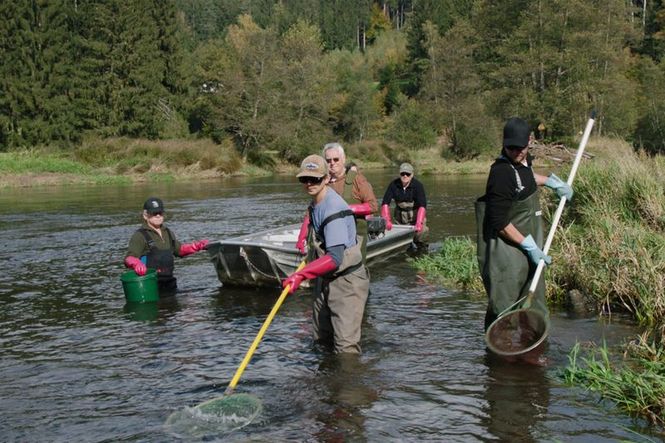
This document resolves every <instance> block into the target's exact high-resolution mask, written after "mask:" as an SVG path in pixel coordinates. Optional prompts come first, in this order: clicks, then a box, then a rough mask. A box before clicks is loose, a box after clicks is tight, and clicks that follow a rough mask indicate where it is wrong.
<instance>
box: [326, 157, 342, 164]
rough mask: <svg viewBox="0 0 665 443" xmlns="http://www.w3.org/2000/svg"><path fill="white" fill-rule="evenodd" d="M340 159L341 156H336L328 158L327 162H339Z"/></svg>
mask: <svg viewBox="0 0 665 443" xmlns="http://www.w3.org/2000/svg"><path fill="white" fill-rule="evenodd" d="M338 161H339V157H335V158H327V159H326V163H337V162H338Z"/></svg>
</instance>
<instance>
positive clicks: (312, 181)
mask: <svg viewBox="0 0 665 443" xmlns="http://www.w3.org/2000/svg"><path fill="white" fill-rule="evenodd" d="M298 181H299V182H300V183H302V184H303V185H305V184H308V185H318V184H319V183H321V182H322V181H323V177H298Z"/></svg>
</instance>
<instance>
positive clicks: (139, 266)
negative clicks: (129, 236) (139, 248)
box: [125, 255, 148, 275]
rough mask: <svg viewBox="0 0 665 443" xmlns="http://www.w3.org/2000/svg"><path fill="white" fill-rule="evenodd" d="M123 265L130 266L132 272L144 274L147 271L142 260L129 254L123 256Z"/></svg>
mask: <svg viewBox="0 0 665 443" xmlns="http://www.w3.org/2000/svg"><path fill="white" fill-rule="evenodd" d="M125 266H127V267H128V268H132V269H133V270H134V272H136V275H145V273H146V272H148V268H146V266H145V265H144V264H143V262H142V261H141V260H139V259H138V258H136V257H132V256H131V255H128V256H127V257H125Z"/></svg>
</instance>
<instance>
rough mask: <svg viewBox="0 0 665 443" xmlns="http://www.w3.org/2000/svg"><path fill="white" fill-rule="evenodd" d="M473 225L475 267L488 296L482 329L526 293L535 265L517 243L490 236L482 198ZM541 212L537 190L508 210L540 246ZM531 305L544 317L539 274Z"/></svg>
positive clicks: (543, 280)
mask: <svg viewBox="0 0 665 443" xmlns="http://www.w3.org/2000/svg"><path fill="white" fill-rule="evenodd" d="M475 206H476V226H477V229H478V232H477V234H478V239H477V248H478V249H477V252H476V255H477V258H478V268H479V269H480V274H481V277H482V280H483V285H484V286H485V291H486V292H487V296H488V299H489V300H488V304H487V312H486V314H485V329H487V327H488V326H489V325H490V324H492V322H493V321H494V320H496V318H497V317H498V316H499V314H501V313H502V312H503V311H504V310H506V309H507V308H509V307H510V305H512V304H513V303H515V302H516V301H517V300H519V299H520V298H521V297H523V296H525V295H527V293H528V292H529V286H530V285H531V279H532V277H533V274H534V273H535V272H536V265H534V264H532V263H531V260H529V258H528V256H527V254H526V253H525V252H524V251H522V250H521V249H520V248H519V246H518V245H516V244H514V243H512V242H508V241H506V240H504V239H503V238H502V237H501V236H500V235H498V234H496V235H492V234H491V232H490V228H489V226H488V223H487V220H485V200H484V198H483V197H481V198H480V199H478V200H477V201H476V204H475ZM541 216H542V212H541V210H540V202H539V201H538V191H536V192H534V193H533V194H531V195H530V196H529V197H527V198H526V199H525V200H521V201H520V200H517V201H514V202H513V204H512V207H511V208H510V212H509V220H510V223H512V224H513V225H514V226H515V228H517V230H518V231H520V232H521V233H522V234H523V235H524V236H525V237H526V236H527V235H529V234H531V236H532V237H533V238H534V240H535V241H536V244H537V245H538V246H539V247H542V245H543V225H542V220H541ZM531 308H532V309H536V310H538V311H540V312H542V313H543V315H544V316H545V317H547V316H548V309H547V304H546V303H545V279H544V276H543V275H542V274H541V277H540V281H539V282H538V285H537V286H536V291H535V292H534V297H533V301H532V302H531Z"/></svg>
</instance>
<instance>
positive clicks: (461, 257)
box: [415, 139, 665, 425]
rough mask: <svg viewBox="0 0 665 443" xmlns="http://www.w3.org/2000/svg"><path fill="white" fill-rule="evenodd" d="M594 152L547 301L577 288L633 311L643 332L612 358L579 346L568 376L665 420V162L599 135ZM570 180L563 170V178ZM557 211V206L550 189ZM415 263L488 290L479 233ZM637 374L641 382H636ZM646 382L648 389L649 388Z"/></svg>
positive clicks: (605, 304)
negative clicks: (481, 264)
mask: <svg viewBox="0 0 665 443" xmlns="http://www.w3.org/2000/svg"><path fill="white" fill-rule="evenodd" d="M589 148H590V149H589V150H590V151H592V152H594V153H595V154H596V157H595V158H594V159H593V160H591V161H585V162H584V163H583V164H582V165H581V167H580V169H579V170H578V174H577V176H576V179H575V183H574V186H573V187H574V189H575V195H574V197H573V201H572V202H571V204H570V205H569V206H568V207H567V208H566V210H565V211H564V214H563V217H562V220H561V223H560V226H559V230H558V231H557V235H556V236H555V238H554V242H553V243H552V248H551V250H550V254H551V255H552V258H553V263H552V265H551V266H549V267H548V270H547V272H546V279H547V287H548V294H547V295H548V298H549V300H550V303H552V304H561V303H562V302H563V301H564V299H565V295H566V294H567V292H568V291H569V290H572V289H576V290H578V291H580V292H581V293H582V294H583V296H584V299H585V304H586V305H587V306H590V307H592V308H595V310H596V311H598V312H599V313H602V315H611V313H612V312H618V311H622V312H628V313H630V314H631V315H632V316H633V317H634V318H635V320H636V321H637V322H638V324H640V325H641V326H642V327H643V329H644V331H645V332H644V335H643V336H641V337H640V338H639V339H638V340H636V341H634V342H631V343H630V345H627V349H628V350H629V351H630V352H622V354H623V355H619V356H616V357H617V358H613V359H612V360H611V359H609V358H607V352H608V351H607V350H605V349H603V348H600V350H597V349H591V350H588V351H587V353H588V355H587V356H583V355H582V351H580V350H579V349H578V348H576V349H574V350H573V351H572V352H571V365H570V367H569V368H568V371H567V373H566V379H567V380H568V381H569V382H571V383H575V384H579V385H580V386H584V387H586V388H589V389H593V390H597V391H598V392H600V394H601V395H602V396H605V397H606V398H609V399H611V400H613V401H615V402H616V403H617V404H618V405H619V406H621V407H624V408H625V409H626V410H627V411H629V412H630V413H638V414H641V415H644V416H645V417H647V418H648V419H650V420H651V421H653V422H655V423H659V424H661V425H662V424H663V423H665V403H663V398H665V396H664V395H663V394H664V392H665V390H664V388H663V386H665V371H663V368H665V348H664V344H665V295H664V294H665V158H663V157H655V158H653V157H646V156H643V155H640V154H636V153H634V152H633V150H632V148H631V147H630V146H629V145H627V144H626V143H623V142H619V141H616V140H607V139H606V140H596V141H593V142H592V143H590V144H589ZM562 175H564V176H565V174H562ZM543 194H544V195H543V202H544V210H545V213H546V214H547V216H548V217H551V215H552V214H553V212H554V211H555V209H556V205H557V203H558V200H557V198H555V197H554V196H553V195H552V193H550V192H543ZM415 266H416V267H417V268H418V269H420V270H423V271H425V272H427V273H430V275H431V276H432V278H435V279H443V280H445V281H447V282H449V283H453V284H457V285H459V286H464V287H467V288H470V289H473V290H476V291H477V292H478V293H480V294H482V285H481V283H480V278H479V275H478V267H477V262H476V257H475V243H474V242H473V241H472V240H471V239H459V238H457V239H450V240H446V241H445V242H444V244H443V247H442V249H441V252H440V253H438V254H435V255H434V256H430V257H423V258H421V259H419V260H417V261H416V262H415ZM637 380H639V381H640V382H639V383H637ZM644 383H646V384H648V387H647V388H645V387H644V386H643V384H644Z"/></svg>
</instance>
